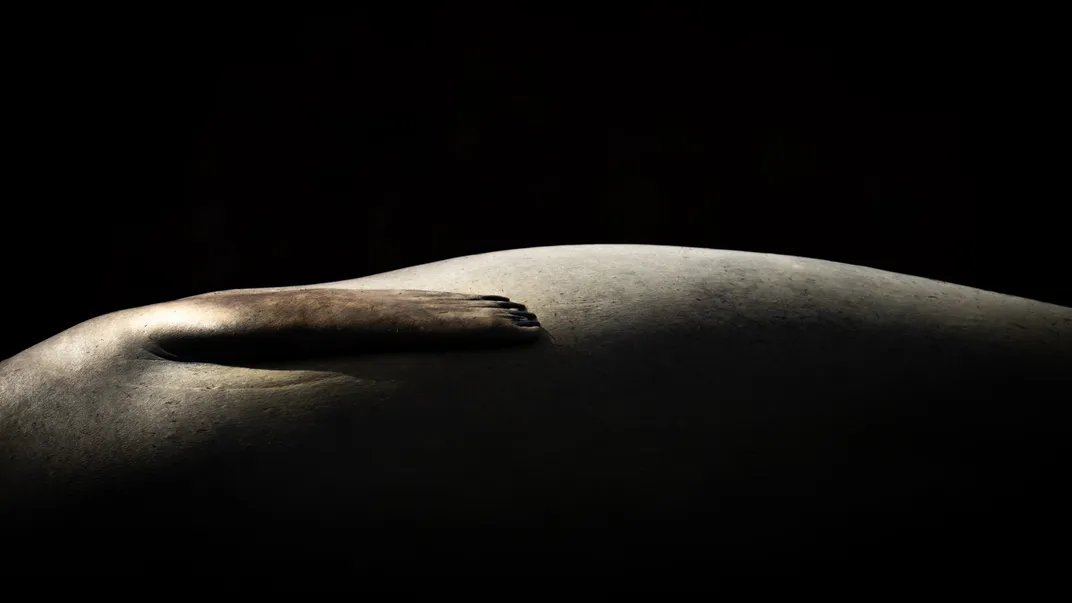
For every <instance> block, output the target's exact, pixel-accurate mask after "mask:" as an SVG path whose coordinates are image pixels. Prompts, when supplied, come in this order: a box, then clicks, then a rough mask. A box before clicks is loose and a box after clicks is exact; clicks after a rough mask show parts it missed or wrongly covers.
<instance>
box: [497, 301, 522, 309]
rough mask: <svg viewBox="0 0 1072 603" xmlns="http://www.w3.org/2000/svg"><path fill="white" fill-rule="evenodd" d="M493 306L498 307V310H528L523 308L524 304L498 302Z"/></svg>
mask: <svg viewBox="0 0 1072 603" xmlns="http://www.w3.org/2000/svg"><path fill="white" fill-rule="evenodd" d="M495 305H497V306H499V307H500V308H510V309H513V310H527V309H528V308H526V307H525V304H519V303H517V302H499V303H497V304H495Z"/></svg>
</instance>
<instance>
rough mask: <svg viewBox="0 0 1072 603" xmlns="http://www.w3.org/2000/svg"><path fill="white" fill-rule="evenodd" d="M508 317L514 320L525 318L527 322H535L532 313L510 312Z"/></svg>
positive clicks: (534, 316)
mask: <svg viewBox="0 0 1072 603" xmlns="http://www.w3.org/2000/svg"><path fill="white" fill-rule="evenodd" d="M510 316H512V317H514V318H525V319H528V320H536V315H535V314H533V313H532V312H521V311H519V310H512V311H511V312H510Z"/></svg>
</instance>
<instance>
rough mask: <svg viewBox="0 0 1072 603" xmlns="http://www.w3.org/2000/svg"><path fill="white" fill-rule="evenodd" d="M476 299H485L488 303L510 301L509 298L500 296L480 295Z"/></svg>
mask: <svg viewBox="0 0 1072 603" xmlns="http://www.w3.org/2000/svg"><path fill="white" fill-rule="evenodd" d="M477 299H486V300H488V301H503V302H508V301H510V298H509V297H503V296H501V295H481V296H480V297H478V298H477Z"/></svg>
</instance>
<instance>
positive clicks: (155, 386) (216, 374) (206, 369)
mask: <svg viewBox="0 0 1072 603" xmlns="http://www.w3.org/2000/svg"><path fill="white" fill-rule="evenodd" d="M124 364H126V365H128V366H131V365H132V366H138V365H142V367H141V368H140V369H139V370H137V371H136V373H135V375H136V377H137V380H134V379H127V380H123V381H120V382H119V383H118V385H120V386H124V387H131V388H137V389H151V390H186V391H197V390H207V389H221V390H238V391H241V390H269V389H272V390H279V389H286V388H294V387H307V386H312V385H321V384H324V383H327V382H330V381H338V382H345V381H353V382H354V385H358V386H360V385H363V384H367V383H370V382H371V381H369V380H364V379H359V378H357V377H354V376H351V375H347V374H344V373H340V372H331V371H323V370H310V369H301V368H250V367H239V366H227V365H220V364H211V363H204V362H191V363H182V364H181V365H180V366H181V367H184V368H185V370H179V368H178V367H177V366H176V364H177V363H174V362H172V361H170V360H165V359H137V360H127V361H125V362H124ZM175 380H181V381H182V382H183V383H180V384H175V383H168V382H169V381H170V382H174V381H175ZM220 383H226V384H229V385H227V386H225V387H221V386H220V385H219V384H220ZM235 383H242V384H244V385H241V386H235V385H233V384H235Z"/></svg>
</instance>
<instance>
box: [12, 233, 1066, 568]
mask: <svg viewBox="0 0 1072 603" xmlns="http://www.w3.org/2000/svg"><path fill="white" fill-rule="evenodd" d="M384 290H388V291H384ZM413 290H419V291H452V292H460V293H461V294H466V295H453V296H447V297H437V296H432V295H422V294H416V293H413V292H412V291H413ZM348 292H361V293H360V294H357V293H353V294H352V295H351V293H348ZM477 294H480V295H497V296H509V297H510V298H511V299H514V300H518V301H522V302H524V303H525V304H526V305H527V306H528V308H529V309H531V310H532V311H533V312H535V313H536V314H538V316H539V320H540V322H541V323H542V329H539V328H537V327H536V323H533V322H529V321H532V320H533V319H534V317H533V316H532V315H531V314H528V313H526V311H525V309H524V308H521V307H517V306H516V305H514V304H510V303H508V302H505V301H502V300H499V299H495V298H491V299H487V298H484V299H480V298H479V296H478V295H477ZM503 306H505V307H503ZM478 307H479V308H480V309H476V308H478ZM323 354H330V356H329V357H318V356H322V355H323ZM1070 369H1072V309H1069V308H1064V307H1059V306H1054V305H1050V304H1045V303H1041V302H1037V301H1031V300H1027V299H1021V298H1016V297H1011V296H1006V295H1001V294H997V293H991V292H986V291H980V290H978V289H972V288H968V287H963V286H958V285H953V284H948V283H942V282H937V281H932V280H927V279H923V278H916V277H911V276H905V275H900V274H894V273H890V272H884V271H880V270H874V269H870V268H863V267H857V266H850V265H845V264H838V263H833V262H826V261H820V260H814V259H804V258H797V257H786V256H778V255H769V254H756V253H745V252H736V251H716V250H708V249H694V248H682V247H661V246H640V245H578V246H560V247H544V248H533V249H520V250H511V251H503V252H496V253H489V254H483V255H476V256H469V257H463V258H456V259H452V260H447V261H443V262H436V263H432V264H426V265H423V266H416V267H413V268H407V269H403V270H398V271H394V272H389V273H385V274H380V275H375V276H370V277H365V278H360V279H355V280H350V281H342V282H338V283H327V284H321V285H312V286H310V287H301V288H281V289H271V290H258V291H255V292H237V293H236V292H223V293H219V294H208V295H205V296H198V297H195V298H188V299H186V300H178V301H176V302H170V303H168V304H160V305H156V306H148V307H145V308H136V309H132V310H127V311H123V312H117V313H114V314H109V315H106V316H102V317H99V318H96V319H93V320H90V321H88V322H86V323H83V324H81V325H78V326H76V327H74V328H72V329H70V330H68V331H65V332H64V333H61V334H59V335H57V336H56V337H53V338H52V339H49V340H47V341H45V342H43V343H41V344H39V345H37V346H35V347H33V348H31V349H29V350H26V351H25V352H23V353H21V354H19V355H18V356H15V357H13V358H11V359H9V360H7V361H5V362H4V363H3V364H0V377H2V381H0V463H2V464H0V486H2V487H3V490H2V494H0V501H2V504H3V510H4V512H5V515H6V517H5V520H6V521H8V522H14V523H12V524H9V525H16V524H17V525H21V526H24V527H32V528H33V529H35V530H37V532H34V534H35V536H34V537H35V538H42V536H40V535H41V534H48V538H57V537H58V536H57V535H56V534H57V533H59V532H60V530H59V529H58V528H57V526H64V528H63V530H64V531H63V532H62V533H63V534H70V533H80V532H78V530H80V529H83V528H85V527H86V526H90V527H91V528H102V527H107V529H109V530H110V531H109V535H108V536H107V537H108V538H115V537H117V536H116V534H132V533H134V532H132V531H123V530H121V529H119V528H118V526H130V525H133V526H137V527H138V528H139V529H140V531H138V532H137V534H138V535H139V537H140V538H141V540H138V542H140V543H141V544H139V545H138V547H142V548H137V547H134V545H132V548H131V549H130V550H131V551H141V552H144V550H145V548H144V547H146V546H148V547H150V548H153V549H154V550H156V549H155V548H154V547H155V545H153V544H145V543H146V542H149V543H154V542H156V543H159V542H161V541H166V542H171V539H172V538H174V537H175V534H176V533H181V534H190V533H196V534H198V536H196V537H193V536H191V538H192V539H194V540H196V541H197V542H199V543H201V544H202V545H203V546H202V550H206V551H208V550H213V549H222V550H225V551H231V550H232V549H228V548H225V547H228V546H241V547H243V548H241V550H242V551H244V552H243V553H242V554H243V555H245V556H250V555H252V556H256V555H257V554H258V553H260V554H263V556H264V558H265V559H276V560H278V559H283V558H286V559H296V558H299V557H304V558H311V557H317V555H320V556H321V557H323V556H329V557H331V558H332V559H335V560H339V559H340V558H343V559H347V560H349V559H361V561H360V563H363V564H367V563H372V561H370V559H372V560H373V561H375V560H380V561H382V562H384V563H404V564H411V563H415V561H414V559H415V558H418V557H420V558H422V559H424V560H425V561H428V559H426V557H427V558H430V559H432V561H428V563H430V564H432V565H435V564H436V563H441V564H446V563H447V562H448V561H457V559H458V558H465V559H470V558H469V557H466V556H465V555H462V553H460V552H459V551H460V549H461V548H462V547H463V543H472V542H479V543H481V546H484V547H486V548H485V549H484V551H485V553H489V554H485V555H482V556H477V557H475V558H473V559H470V561H471V563H473V564H477V567H478V569H479V568H480V567H484V568H488V567H491V565H490V564H491V563H492V561H493V560H500V561H501V560H502V559H503V558H504V557H509V553H508V552H509V551H511V550H514V549H525V550H528V551H529V552H530V553H531V552H533V551H536V550H543V548H546V549H548V550H552V551H554V553H551V554H552V555H553V556H555V558H566V557H570V558H571V559H572V561H571V563H574V564H575V565H570V567H571V568H573V569H576V568H578V567H581V568H583V567H589V568H590V565H587V564H590V563H592V562H593V559H594V558H597V557H598V558H599V559H600V560H602V562H605V563H606V564H609V565H610V566H613V567H618V568H625V567H633V566H648V565H651V564H658V563H659V561H660V560H663V559H674V560H676V561H674V563H678V562H679V561H681V559H684V558H685V557H690V556H692V553H689V554H684V553H682V551H684V550H686V548H687V547H694V546H697V544H698V543H699V544H700V545H702V547H703V551H704V553H703V554H702V555H700V554H699V553H697V555H699V556H698V557H695V558H703V559H722V560H726V562H732V561H740V562H742V563H750V562H753V561H754V562H755V563H770V562H771V561H770V560H771V559H774V558H779V559H783V558H787V559H792V558H797V557H800V556H813V557H831V556H833V557H839V556H841V557H845V558H850V557H859V556H860V555H864V554H869V553H861V552H860V551H861V550H867V551H871V553H874V551H875V550H876V549H886V548H887V547H885V545H882V544H877V543H884V542H890V541H891V540H894V539H898V538H899V539H900V540H902V541H905V542H909V541H912V539H914V538H917V537H921V536H924V535H925V536H926V538H930V539H937V542H944V543H946V545H950V543H952V542H955V543H956V544H957V545H958V546H960V547H962V548H964V549H965V550H967V549H973V550H974V549H978V548H979V547H986V546H991V547H994V546H997V545H995V544H993V541H992V540H988V538H993V537H994V535H995V534H998V533H1000V534H1004V535H1005V536H1009V535H1010V534H1011V535H1012V536H1015V533H1016V530H1015V529H1013V528H1012V527H1011V526H1012V524H1011V523H1010V522H1009V521H1008V515H1007V514H1008V513H1018V512H1019V511H1017V510H1013V508H1012V506H1010V505H1012V504H1013V503H1022V502H1023V501H1025V500H1030V501H1035V500H1038V501H1047V500H1048V501H1051V504H1054V505H1057V504H1058V503H1056V502H1052V501H1056V500H1058V499H1054V498H1046V497H1047V496H1051V497H1052V496H1053V495H1054V493H1053V492H1051V491H1050V489H1049V486H1050V485H1051V484H1053V483H1054V482H1055V481H1057V477H1058V476H1059V475H1063V473H1064V471H1065V470H1064V466H1065V465H1064V464H1065V462H1066V461H1067V460H1068V455H1067V441H1068V439H1067V436H1068V428H1067V423H1066V422H1065V419H1066V417H1067V411H1066V410H1065V406H1066V405H1067V402H1068V399H1069V396H1068V386H1069V384H1070V375H1072V370H1070ZM1060 500H1063V499H1060ZM1032 504H1034V503H1032ZM1060 504H1062V505H1063V502H1062V503H1060ZM1049 508H1051V507H1048V506H1047V504H1046V503H1045V502H1040V503H1039V504H1038V505H1036V506H1035V507H1034V511H1033V513H1035V514H1038V513H1043V512H1044V511H1045V509H1049ZM1047 517H1050V516H1047ZM978 518H985V520H986V522H987V525H988V530H987V531H986V532H985V533H986V534H987V537H986V538H984V537H983V536H979V532H978V531H975V532H973V531H972V530H970V529H967V530H964V531H963V533H962V531H960V530H955V529H954V528H956V527H960V528H967V527H968V525H967V524H968V523H970V522H971V521H974V520H976V519H978ZM1047 521H1049V519H1047ZM939 525H940V526H942V528H941V530H937V531H936V528H935V526H939ZM1048 525H1049V527H1048V529H1056V528H1055V526H1054V525H1053V524H1048ZM49 530H51V532H50V531H49ZM198 530H200V531H198ZM221 533H226V536H223V537H220V536H219V535H220V534H221ZM164 534H167V536H164ZM257 534H259V535H260V536H257ZM314 534H315V535H316V536H315V537H314V536H313V535H314ZM965 534H975V536H974V540H973V539H972V538H973V537H972V536H966V535H965ZM213 538H223V539H224V540H226V541H227V544H220V543H217V542H215V541H214V540H213ZM288 538H289V540H288ZM965 539H967V540H965ZM65 542H66V541H65ZM80 542H82V543H83V546H88V545H85V544H84V543H85V542H87V540H86V539H85V538H82V540H80ZM280 542H286V543H288V544H285V545H284V544H280ZM928 542H929V541H928ZM251 543H256V544H255V545H254V544H251ZM325 543H328V544H325ZM355 543H357V544H355ZM369 543H376V544H375V545H373V544H369ZM608 543H610V544H608ZM686 543H687V544H686ZM64 546H70V545H69V543H68V544H67V545H64ZM935 546H942V545H941V544H937V545H935V544H926V545H924V546H922V550H923V551H925V550H929V549H933V548H934V547H935ZM540 547H543V548H540ZM860 547H864V548H863V549H861V548H860ZM867 547H871V548H867ZM76 548H77V547H76ZM89 548H92V547H89ZM165 548H166V547H165ZM820 549H821V550H822V551H824V552H822V553H819V551H820ZM78 550H81V549H78ZM444 550H446V551H448V552H446V553H443V551H444ZM688 550H690V551H691V550H692V549H691V548H689V549H688ZM325 551H330V553H327V552H325ZM340 551H342V552H340ZM431 551H439V552H438V553H433V552H431ZM157 552H159V551H157ZM675 553H676V554H675ZM141 554H142V553H135V554H133V555H132V557H139V556H140V555H141ZM72 555H74V553H72ZM87 556H92V555H90V554H88V553H87ZM385 559H387V560H391V561H383V560H385ZM399 560H403V561H399ZM124 563H133V561H131V560H127V561H124ZM355 563H357V561H355ZM519 565H525V564H519ZM422 567H424V566H422ZM444 567H445V566H444ZM525 567H530V568H531V567H535V566H531V565H525ZM470 569H473V568H472V567H470ZM512 569H513V570H516V571H522V570H521V569H520V568H519V567H517V566H514V567H513V568H512ZM500 570H502V568H498V569H497V570H496V571H500ZM489 571H490V570H489ZM533 571H537V570H533ZM539 571H543V570H539ZM582 571H583V570H582Z"/></svg>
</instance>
